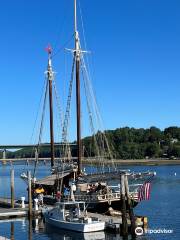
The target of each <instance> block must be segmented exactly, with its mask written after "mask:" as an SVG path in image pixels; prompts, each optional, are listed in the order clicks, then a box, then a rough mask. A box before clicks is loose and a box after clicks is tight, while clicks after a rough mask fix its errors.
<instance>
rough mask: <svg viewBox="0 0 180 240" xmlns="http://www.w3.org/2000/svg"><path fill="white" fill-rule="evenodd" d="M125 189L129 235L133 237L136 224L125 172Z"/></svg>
mask: <svg viewBox="0 0 180 240" xmlns="http://www.w3.org/2000/svg"><path fill="white" fill-rule="evenodd" d="M125 191H126V198H127V203H128V209H129V217H130V221H131V235H132V237H133V238H135V237H136V234H135V228H136V225H135V218H134V212H133V207H132V202H131V198H130V195H129V184H128V176H127V174H126V175H125Z"/></svg>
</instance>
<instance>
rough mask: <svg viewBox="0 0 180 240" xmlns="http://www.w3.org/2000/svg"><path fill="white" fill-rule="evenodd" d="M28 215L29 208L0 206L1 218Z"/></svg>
mask: <svg viewBox="0 0 180 240" xmlns="http://www.w3.org/2000/svg"><path fill="white" fill-rule="evenodd" d="M27 215H28V209H27V208H24V209H23V208H14V209H11V208H0V219H6V218H16V217H25V216H27Z"/></svg>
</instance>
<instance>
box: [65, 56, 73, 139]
mask: <svg viewBox="0 0 180 240" xmlns="http://www.w3.org/2000/svg"><path fill="white" fill-rule="evenodd" d="M74 68H75V57H74V58H73V64H72V72H71V79H70V84H69V93H68V99H67V105H66V112H65V116H64V123H63V130H62V141H63V142H66V141H67V128H68V124H69V117H70V107H71V98H72V88H73V80H74Z"/></svg>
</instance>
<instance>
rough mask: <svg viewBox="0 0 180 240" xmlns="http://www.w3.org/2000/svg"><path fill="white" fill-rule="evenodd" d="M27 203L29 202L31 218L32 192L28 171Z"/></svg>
mask: <svg viewBox="0 0 180 240" xmlns="http://www.w3.org/2000/svg"><path fill="white" fill-rule="evenodd" d="M28 201H29V216H32V191H31V172H30V171H28Z"/></svg>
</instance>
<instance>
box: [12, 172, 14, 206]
mask: <svg viewBox="0 0 180 240" xmlns="http://www.w3.org/2000/svg"><path fill="white" fill-rule="evenodd" d="M11 207H12V208H14V169H11Z"/></svg>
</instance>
